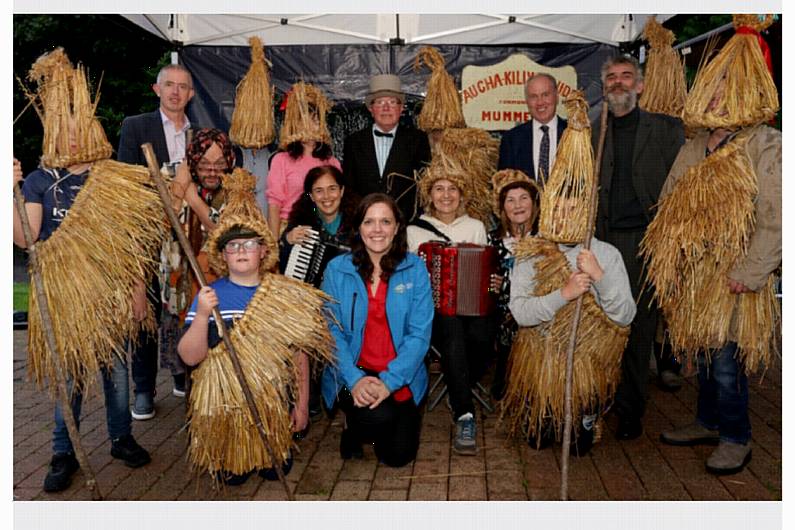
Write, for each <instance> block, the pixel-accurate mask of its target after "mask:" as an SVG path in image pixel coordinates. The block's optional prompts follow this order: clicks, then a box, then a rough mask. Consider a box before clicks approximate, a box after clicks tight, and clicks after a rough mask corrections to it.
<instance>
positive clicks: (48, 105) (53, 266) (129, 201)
mask: <svg viewBox="0 0 795 530" xmlns="http://www.w3.org/2000/svg"><path fill="white" fill-rule="evenodd" d="M28 78H29V80H31V81H33V82H35V83H37V85H38V87H37V90H36V91H35V93H34V92H33V91H28V97H30V98H31V100H32V101H33V103H34V107H35V108H36V111H37V112H38V114H39V117H40V118H41V120H42V123H43V124H44V131H45V133H44V142H43V146H42V147H43V155H42V161H41V162H42V166H43V167H44V168H47V169H48V170H50V169H51V170H56V169H57V170H59V171H61V170H60V169H59V168H65V167H69V166H72V165H75V164H80V163H87V162H94V163H93V164H92V166H91V170H90V173H89V175H88V177H87V179H86V180H85V183H84V184H83V185H82V187H81V189H80V191H79V192H78V193H77V196H76V197H75V199H74V202H73V203H72V205H71V207H70V208H69V210H68V211H69V213H68V215H67V216H66V217H65V218H64V219H63V222H61V224H60V227H59V228H58V229H57V230H56V231H55V232H54V233H52V235H51V236H50V237H48V238H47V239H46V240H45V241H39V242H38V243H37V248H38V262H39V264H40V268H41V271H40V272H41V275H42V279H43V282H44V287H45V289H46V290H47V292H46V293H45V296H46V297H47V301H48V304H49V307H50V312H51V314H52V316H53V327H54V330H53V331H54V333H55V340H56V344H57V346H58V348H57V349H58V354H59V355H60V358H61V362H62V363H63V366H64V368H65V370H66V375H67V377H69V378H70V379H72V380H73V381H74V382H75V385H76V386H77V388H78V389H80V390H82V389H84V388H85V387H86V386H87V385H89V384H90V383H91V382H92V381H94V380H95V376H96V373H97V371H98V370H99V368H101V367H105V368H110V367H111V366H113V364H114V359H113V356H114V355H123V352H122V351H121V350H120V349H119V348H120V345H121V344H123V343H124V341H125V339H128V338H134V337H136V336H137V334H138V330H139V328H140V327H141V326H144V327H147V328H149V329H153V326H154V319H153V316H152V315H151V311H150V314H149V315H148V316H147V318H145V319H144V320H143V322H140V323H139V322H136V321H135V320H134V319H133V318H132V314H133V311H132V292H133V285H134V284H136V283H144V282H145V280H146V279H147V278H149V275H150V274H152V273H153V270H154V268H155V267H156V263H155V262H154V260H152V259H151V258H150V256H152V255H154V253H155V249H156V248H157V247H158V246H159V245H160V241H161V240H162V238H163V237H164V234H165V226H166V225H165V223H164V221H163V216H162V209H163V207H162V204H161V202H160V198H159V196H158V194H157V192H156V191H155V190H154V189H153V187H152V186H151V185H150V177H149V173H148V172H147V171H146V169H144V168H142V167H138V166H132V165H128V164H122V163H120V162H115V161H112V160H101V159H104V158H107V157H109V156H110V154H111V146H110V144H109V143H108V141H107V139H106V138H105V133H104V132H103V130H102V126H101V125H100V124H99V122H98V121H97V119H96V118H95V117H94V112H95V110H96V105H97V99H96V98H95V100H94V101H93V102H92V101H91V100H90V96H89V91H88V85H87V82H86V76H85V73H84V70H83V68H82V67H80V66H78V67H77V68H73V67H72V65H71V64H70V62H69V59H68V58H67V57H66V54H65V53H64V51H63V49H62V48H57V49H56V50H55V51H53V52H51V53H49V54H47V55H44V56H42V57H41V58H39V59H38V60H37V61H36V63H34V65H33V67H32V68H31V70H30V73H29V75H28ZM97 97H98V96H97ZM70 133H73V139H74V140H75V141H76V144H77V146H78V149H77V151H76V152H72V150H71V148H70V143H71V140H70V136H72V135H71V134H70ZM31 289H32V291H33V292H31V296H30V310H29V314H30V330H29V333H28V357H29V363H28V366H29V367H30V373H31V375H32V377H33V379H35V381H36V382H37V383H38V384H39V385H43V384H44V381H45V379H50V380H51V381H52V380H54V379H53V378H54V373H53V366H52V365H51V362H50V360H49V356H48V355H47V350H46V347H45V339H44V336H43V330H42V324H41V321H40V315H39V310H38V307H37V305H36V296H37V294H36V292H35V286H33V285H32V286H31ZM78 301H79V303H77V302H78Z"/></svg>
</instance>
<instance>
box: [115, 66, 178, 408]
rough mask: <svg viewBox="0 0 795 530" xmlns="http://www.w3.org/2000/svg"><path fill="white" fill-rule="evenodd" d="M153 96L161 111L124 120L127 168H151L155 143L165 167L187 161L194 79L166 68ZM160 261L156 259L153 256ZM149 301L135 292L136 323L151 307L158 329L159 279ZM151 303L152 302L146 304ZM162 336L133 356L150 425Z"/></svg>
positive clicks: (138, 401) (138, 402)
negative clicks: (147, 151)
mask: <svg viewBox="0 0 795 530" xmlns="http://www.w3.org/2000/svg"><path fill="white" fill-rule="evenodd" d="M152 90H154V92H155V94H157V96H158V97H159V98H160V107H159V108H158V109H157V110H155V111H154V112H147V113H144V114H139V115H137V116H130V117H127V118H125V119H124V121H123V122H122V124H121V136H120V138H119V150H118V153H117V157H116V158H117V160H119V161H120V162H126V163H128V164H139V165H143V166H145V165H146V159H145V158H144V155H143V152H142V151H141V145H142V144H144V143H147V142H148V143H151V144H152V148H153V149H154V152H155V155H156V156H157V160H158V162H159V163H160V164H167V165H168V166H170V167H171V168H173V167H174V166H175V165H176V164H177V163H179V162H180V161H182V159H183V158H185V143H186V133H187V131H188V129H189V128H190V120H189V119H188V117H187V116H186V115H185V107H186V106H187V105H188V102H189V101H190V100H191V98H192V97H193V79H192V77H191V75H190V72H189V71H188V70H187V69H186V68H185V67H184V66H182V65H179V64H170V65H167V66H164V67H163V68H162V69H161V70H160V72H159V73H158V74H157V82H156V83H155V84H154V85H152ZM153 258H155V256H153ZM151 284H152V285H150V296H149V297H147V295H146V288H145V286H143V285H139V286H136V290H135V295H134V297H135V298H134V300H133V309H134V314H135V317H136V318H138V319H143V318H144V317H145V316H146V304H147V303H150V304H152V307H153V309H154V314H155V316H156V318H157V321H158V323H159V322H160V311H161V303H160V286H159V282H158V281H157V277H156V275H155V277H154V278H153V279H152V282H151ZM147 299H148V301H147ZM157 344H158V342H157V334H156V333H155V334H152V333H147V332H141V334H140V336H139V337H138V344H137V345H136V346H135V351H133V354H132V378H133V382H134V383H135V401H134V403H133V407H132V411H131V412H132V417H133V418H135V419H136V420H148V419H150V418H153V417H154V416H155V406H154V394H155V378H156V377H157V368H158V365H157V358H158V347H157ZM184 388H185V376H184V374H182V376H181V377H178V376H175V377H174V394H175V395H177V396H180V395H181V396H184V395H185V393H184Z"/></svg>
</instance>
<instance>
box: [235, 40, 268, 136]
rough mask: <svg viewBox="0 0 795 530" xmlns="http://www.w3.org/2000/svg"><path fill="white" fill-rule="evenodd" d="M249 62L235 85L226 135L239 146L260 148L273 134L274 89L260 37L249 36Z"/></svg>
mask: <svg viewBox="0 0 795 530" xmlns="http://www.w3.org/2000/svg"><path fill="white" fill-rule="evenodd" d="M248 43H249V46H251V66H249V68H248V72H246V75H245V76H244V77H243V79H241V81H240V83H239V84H238V85H237V91H236V95H235V110H234V112H232V124H231V126H230V127H229V138H230V139H231V140H232V141H233V142H235V143H236V144H237V145H239V146H241V147H246V148H251V149H259V148H261V147H265V146H266V145H268V144H269V143H271V142H272V141H273V139H274V138H275V137H276V132H275V131H274V127H273V89H272V88H271V84H270V76H269V74H268V63H267V60H266V59H265V50H264V48H263V46H262V41H261V40H260V39H259V37H251V38H249V39H248Z"/></svg>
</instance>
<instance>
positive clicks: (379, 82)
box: [364, 74, 406, 107]
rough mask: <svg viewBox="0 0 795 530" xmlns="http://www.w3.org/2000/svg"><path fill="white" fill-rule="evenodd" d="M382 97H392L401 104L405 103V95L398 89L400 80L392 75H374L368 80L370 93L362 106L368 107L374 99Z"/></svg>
mask: <svg viewBox="0 0 795 530" xmlns="http://www.w3.org/2000/svg"><path fill="white" fill-rule="evenodd" d="M382 96H392V97H395V98H398V99H399V100H400V102H401V103H405V102H406V94H404V93H403V91H402V90H401V89H400V78H399V77H398V76H396V75H393V74H381V75H374V76H373V77H371V78H370V91H369V92H368V93H367V97H365V98H364V104H365V105H367V106H368V107H369V106H370V104H371V103H372V102H373V100H375V99H376V98H379V97H382Z"/></svg>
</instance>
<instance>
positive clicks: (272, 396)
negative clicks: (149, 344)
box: [186, 172, 333, 477]
mask: <svg viewBox="0 0 795 530" xmlns="http://www.w3.org/2000/svg"><path fill="white" fill-rule="evenodd" d="M241 175H242V173H238V172H236V173H234V174H233V175H232V176H231V177H229V179H228V180H227V181H226V182H225V187H226V189H227V192H228V202H227V207H226V210H225V211H224V212H223V214H222V215H221V220H220V222H219V224H218V226H217V227H216V228H215V229H214V230H213V231H212V233H211V234H210V237H209V239H208V241H207V247H208V250H209V253H210V255H209V258H210V265H211V266H212V267H213V269H214V270H215V271H216V272H217V273H218V274H219V275H220V276H227V275H228V267H227V264H226V262H225V261H224V259H223V256H222V251H223V249H222V247H223V245H222V244H219V241H221V243H225V241H222V238H223V237H224V236H225V235H226V234H227V233H228V232H230V230H233V229H240V230H242V231H244V232H247V233H255V234H257V235H258V236H259V238H260V239H261V240H262V241H263V242H264V243H263V244H264V245H265V246H266V247H267V248H268V254H267V255H266V257H265V258H264V260H263V261H262V262H261V263H260V266H259V272H260V275H261V278H262V279H261V282H260V284H259V287H257V288H256V291H255V292H254V294H253V296H252V297H251V299H250V301H248V304H247V305H246V306H245V311H244V312H243V314H242V316H240V317H239V319H238V318H237V317H234V326H233V327H232V328H231V329H228V333H229V334H230V339H231V341H232V344H233V345H234V347H235V349H236V351H237V354H238V357H239V359H240V362H241V365H242V368H243V373H244V374H245V377H246V380H247V382H248V384H249V386H250V388H251V392H252V394H253V396H254V400H255V403H256V406H257V408H258V410H259V414H260V416H261V418H262V420H263V421H264V422H265V425H264V428H265V431H266V433H267V435H268V436H267V438H268V443H269V445H270V447H271V449H272V450H273V452H274V454H275V456H276V458H277V459H280V461H279V462H272V461H270V458H269V457H268V454H267V451H266V449H265V447H264V446H263V444H262V440H261V438H260V436H259V433H258V431H257V428H256V426H255V424H254V421H253V419H252V417H251V414H250V412H249V410H248V407H247V405H246V401H245V398H244V395H243V393H242V389H241V387H240V383H239V381H238V379H237V377H236V375H235V372H234V369H233V367H232V362H231V359H230V357H229V353H228V352H227V351H226V347H225V346H224V344H223V342H217V339H216V342H217V344H213V342H212V341H210V342H209V346H210V350H209V352H208V354H207V357H206V358H205V359H204V360H203V361H202V362H201V363H200V364H199V365H198V367H197V368H196V369H194V371H193V372H192V380H193V390H192V392H191V394H190V402H189V408H188V417H189V420H190V427H189V433H190V447H189V450H188V458H189V460H190V462H191V464H192V465H193V467H194V468H195V469H197V470H200V471H208V472H210V473H212V474H213V476H214V477H218V476H219V475H218V474H217V472H221V471H226V472H230V473H234V474H237V475H240V474H244V473H248V472H249V471H251V470H253V469H260V470H265V469H270V468H272V467H273V466H275V465H281V464H282V462H283V461H285V460H286V459H287V458H288V455H289V451H290V446H291V444H292V433H291V428H290V415H289V407H290V403H291V401H292V399H293V397H294V396H296V394H295V384H296V377H297V367H296V365H295V362H294V359H293V355H294V352H296V351H303V352H306V353H307V354H308V355H309V356H310V358H311V359H314V360H318V361H322V362H333V358H332V348H333V342H332V341H331V336H330V335H329V331H328V327H327V325H326V320H325V315H324V313H323V310H322V308H323V303H324V302H326V301H327V300H328V297H327V296H325V295H324V294H323V293H322V292H321V291H318V290H316V289H314V288H312V287H310V286H308V285H307V284H305V283H302V282H299V281H297V280H293V279H290V278H286V277H284V276H281V275H278V274H273V273H270V272H267V271H269V270H271V269H272V268H273V267H274V265H275V264H276V262H277V260H278V250H277V247H276V241H275V239H274V238H273V235H272V234H271V232H270V230H269V229H268V227H267V225H266V224H265V220H264V218H263V217H262V214H261V213H259V210H258V209H256V207H255V206H254V197H253V179H251V178H249V176H248V175H242V176H244V177H246V178H244V179H241V180H240V181H239V182H232V181H235V180H236V178H239V177H241ZM218 282H227V279H226V278H221V279H219V280H218ZM218 282H216V283H215V284H214V285H213V286H215V285H217V284H218ZM221 297H222V293H219V300H220V299H221ZM221 303H222V304H223V301H222V302H221ZM242 309H243V308H239V312H240V311H242ZM189 317H190V314H189ZM186 323H187V322H186ZM213 332H214V324H211V327H210V333H211V335H212V333H213Z"/></svg>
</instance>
